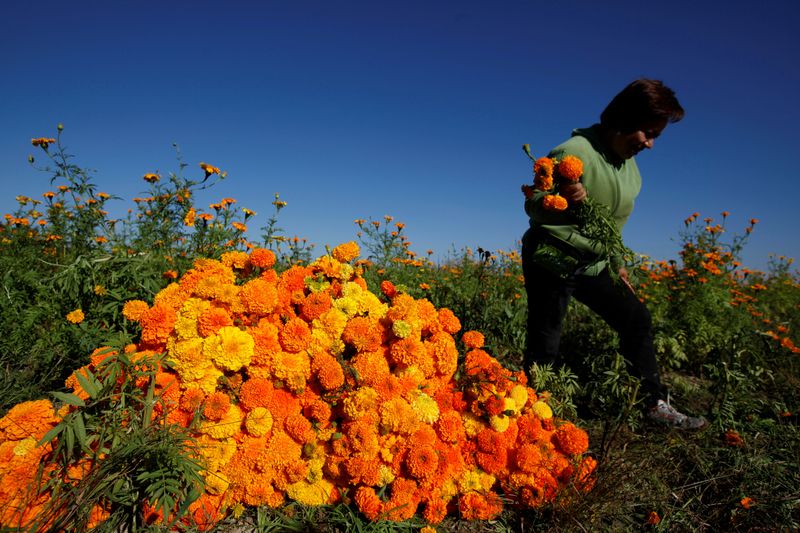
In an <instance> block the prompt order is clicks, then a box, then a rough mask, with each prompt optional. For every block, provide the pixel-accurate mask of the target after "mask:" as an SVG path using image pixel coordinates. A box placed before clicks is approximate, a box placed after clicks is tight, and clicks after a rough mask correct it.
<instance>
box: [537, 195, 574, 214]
mask: <svg viewBox="0 0 800 533" xmlns="http://www.w3.org/2000/svg"><path fill="white" fill-rule="evenodd" d="M542 206H543V207H544V208H545V209H546V210H547V211H564V210H565V209H566V208H567V206H568V204H567V199H566V198H564V197H563V196H561V195H560V194H548V195H547V196H545V197H544V198H543V199H542Z"/></svg>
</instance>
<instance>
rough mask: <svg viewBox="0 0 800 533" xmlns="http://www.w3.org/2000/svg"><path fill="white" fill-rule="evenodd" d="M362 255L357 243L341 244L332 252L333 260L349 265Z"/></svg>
mask: <svg viewBox="0 0 800 533" xmlns="http://www.w3.org/2000/svg"><path fill="white" fill-rule="evenodd" d="M360 254H361V249H360V248H359V247H358V244H356V242H355V241H350V242H346V243H343V244H340V245H339V246H337V247H336V248H334V249H333V251H332V252H331V255H332V256H333V258H334V259H336V260H337V261H340V262H342V263H349V262H350V261H352V260H353V259H355V258H357V257H358V256H359V255H360Z"/></svg>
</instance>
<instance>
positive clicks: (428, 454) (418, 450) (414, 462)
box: [406, 444, 439, 480]
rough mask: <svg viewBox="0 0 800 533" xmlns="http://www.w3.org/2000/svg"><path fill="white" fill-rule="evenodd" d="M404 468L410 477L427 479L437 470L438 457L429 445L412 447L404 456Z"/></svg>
mask: <svg viewBox="0 0 800 533" xmlns="http://www.w3.org/2000/svg"><path fill="white" fill-rule="evenodd" d="M406 468H408V472H409V474H411V477H414V478H416V479H421V480H425V479H429V478H431V477H432V476H433V475H434V474H435V473H436V471H437V470H438V469H439V456H438V455H437V454H436V449H435V448H434V447H433V446H431V445H429V444H428V445H424V446H412V447H411V448H410V449H409V450H408V455H407V456H406Z"/></svg>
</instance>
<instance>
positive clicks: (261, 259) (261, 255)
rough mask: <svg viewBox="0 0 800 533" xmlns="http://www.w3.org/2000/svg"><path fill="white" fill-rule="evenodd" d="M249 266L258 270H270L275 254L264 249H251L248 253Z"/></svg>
mask: <svg viewBox="0 0 800 533" xmlns="http://www.w3.org/2000/svg"><path fill="white" fill-rule="evenodd" d="M250 264H251V265H252V266H254V267H256V268H260V269H267V268H272V266H273V265H275V253H274V252H272V250H267V249H266V248H253V249H252V250H251V251H250Z"/></svg>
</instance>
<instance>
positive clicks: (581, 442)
mask: <svg viewBox="0 0 800 533" xmlns="http://www.w3.org/2000/svg"><path fill="white" fill-rule="evenodd" d="M553 441H554V442H553V444H555V445H556V446H558V448H559V449H560V450H561V451H562V452H564V453H565V454H567V455H579V454H582V453H583V452H585V451H586V450H588V449H589V435H587V434H586V432H585V431H584V430H582V429H580V428H579V427H577V426H575V425H574V424H572V423H570V422H567V423H565V424H562V425H561V426H559V427H558V429H556V431H555V433H554V434H553Z"/></svg>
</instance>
